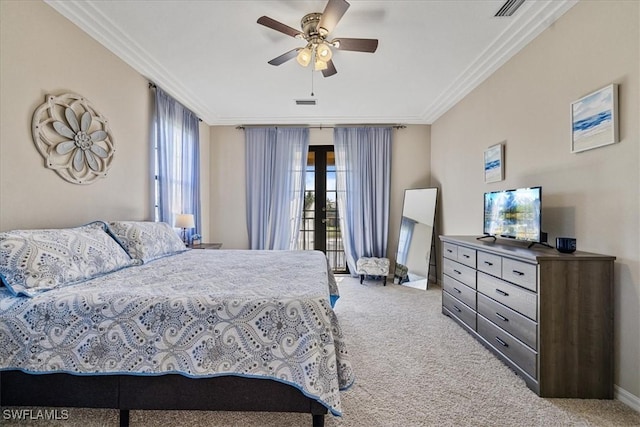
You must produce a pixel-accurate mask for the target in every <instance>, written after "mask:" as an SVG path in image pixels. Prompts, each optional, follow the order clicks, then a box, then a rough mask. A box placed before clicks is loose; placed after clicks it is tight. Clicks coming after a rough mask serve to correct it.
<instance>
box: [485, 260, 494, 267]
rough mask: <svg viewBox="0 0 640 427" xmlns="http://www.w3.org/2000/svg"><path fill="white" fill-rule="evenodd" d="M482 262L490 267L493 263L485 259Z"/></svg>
mask: <svg viewBox="0 0 640 427" xmlns="http://www.w3.org/2000/svg"><path fill="white" fill-rule="evenodd" d="M484 263H485V264H487V265H488V266H489V267H491V266H492V265H493V263H492V262H489V261H485V262H484Z"/></svg>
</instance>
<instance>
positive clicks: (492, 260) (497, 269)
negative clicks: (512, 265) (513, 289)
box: [478, 251, 502, 277]
mask: <svg viewBox="0 0 640 427" xmlns="http://www.w3.org/2000/svg"><path fill="white" fill-rule="evenodd" d="M478 270H480V271H484V272H485V273H489V274H491V275H492V276H496V277H501V276H502V257H501V256H499V255H494V254H490V253H487V252H481V251H478Z"/></svg>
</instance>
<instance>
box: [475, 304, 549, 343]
mask: <svg viewBox="0 0 640 427" xmlns="http://www.w3.org/2000/svg"><path fill="white" fill-rule="evenodd" d="M477 311H478V313H480V314H482V315H483V316H484V317H486V318H487V319H489V320H491V321H492V322H493V323H495V324H496V325H497V326H499V327H500V328H502V329H504V330H505V331H507V332H509V333H510V334H511V335H513V336H514V337H516V338H518V339H519V340H520V341H522V342H524V343H525V344H527V345H528V346H529V347H531V348H532V349H534V350H537V349H538V346H537V345H536V344H537V341H538V339H537V337H538V324H537V323H536V322H534V321H533V320H531V319H529V318H527V317H525V316H523V315H521V314H520V313H517V312H515V311H513V310H511V309H510V308H508V307H506V306H504V305H502V304H500V303H499V302H496V301H494V300H492V299H491V298H488V297H486V296H484V295H483V294H479V295H478V308H477Z"/></svg>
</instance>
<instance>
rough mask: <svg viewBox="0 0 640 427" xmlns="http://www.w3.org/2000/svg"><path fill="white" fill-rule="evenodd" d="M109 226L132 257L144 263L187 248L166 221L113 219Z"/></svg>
mask: <svg viewBox="0 0 640 427" xmlns="http://www.w3.org/2000/svg"><path fill="white" fill-rule="evenodd" d="M109 227H110V228H111V231H112V232H113V234H115V236H116V238H117V239H118V240H120V242H121V243H122V245H123V247H124V248H125V249H126V250H127V252H129V255H131V258H133V259H135V260H139V261H140V262H142V263H146V262H149V261H153V260H154V259H158V258H162V257H165V256H169V255H173V254H177V253H180V252H184V251H186V250H187V247H186V246H185V245H184V243H183V242H182V240H180V237H179V236H178V234H177V233H176V232H175V231H174V230H173V228H171V226H170V225H169V224H167V223H166V222H147V221H112V222H110V223H109Z"/></svg>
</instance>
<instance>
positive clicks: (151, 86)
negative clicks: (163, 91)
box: [149, 82, 202, 122]
mask: <svg viewBox="0 0 640 427" xmlns="http://www.w3.org/2000/svg"><path fill="white" fill-rule="evenodd" d="M157 87H158V86H156V84H155V83H153V82H149V89H155V88H157ZM194 114H195V113H194ZM196 116H197V114H196ZM198 121H199V122H202V119H201V118H200V117H198Z"/></svg>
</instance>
